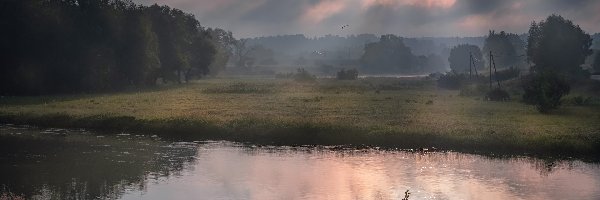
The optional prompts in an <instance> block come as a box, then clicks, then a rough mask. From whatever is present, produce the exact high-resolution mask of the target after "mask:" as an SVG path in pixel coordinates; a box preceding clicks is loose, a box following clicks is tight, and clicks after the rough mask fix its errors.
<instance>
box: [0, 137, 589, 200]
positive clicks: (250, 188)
mask: <svg viewBox="0 0 600 200" xmlns="http://www.w3.org/2000/svg"><path fill="white" fill-rule="evenodd" d="M0 131H2V132H0V161H1V162H0V177H2V178H1V179H0V186H1V187H0V193H6V192H7V191H8V192H10V193H13V194H19V195H23V196H25V197H30V198H42V199H48V198H53V199H65V198H80V199H89V198H110V199H114V198H122V199H261V200H262V199H401V198H403V197H404V192H405V191H406V190H410V192H411V194H412V195H411V198H410V199H600V166H599V165H598V164H589V163H584V162H580V161H558V162H547V161H543V160H537V159H529V158H510V159H506V158H505V159H491V158H487V157H484V156H477V155H469V154H461V153H427V154H421V153H410V152H398V151H379V150H332V149H331V148H327V147H298V148H292V147H252V146H247V145H240V144H235V143H230V142H197V143H192V142H168V141H163V140H160V139H158V138H155V137H150V136H142V135H129V134H120V135H104V136H99V135H94V134H92V133H89V132H86V131H83V130H75V131H73V130H62V129H48V130H36V129H32V128H21V129H18V128H12V127H6V126H4V127H3V126H0ZM17 133H18V134H17Z"/></svg>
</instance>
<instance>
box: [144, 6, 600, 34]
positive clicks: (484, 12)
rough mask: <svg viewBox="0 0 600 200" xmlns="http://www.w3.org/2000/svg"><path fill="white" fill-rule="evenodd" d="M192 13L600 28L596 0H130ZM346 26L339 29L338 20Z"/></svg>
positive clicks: (398, 29)
mask: <svg viewBox="0 0 600 200" xmlns="http://www.w3.org/2000/svg"><path fill="white" fill-rule="evenodd" d="M134 1H136V2H137V3H142V4H146V5H148V4H154V3H158V4H161V5H163V4H166V5H169V6H171V7H175V8H179V9H182V10H184V11H186V12H190V13H193V14H194V15H196V17H197V18H198V20H199V21H200V22H201V23H202V25H204V26H210V27H220V28H224V29H227V30H231V31H233V32H234V34H235V35H236V36H237V37H256V36H262V35H278V34H296V33H302V34H306V35H309V36H315V35H325V34H334V35H346V34H360V33H375V34H386V33H392V34H399V35H403V36H476V35H484V34H486V33H487V31H488V30H490V29H495V30H505V31H508V32H515V33H524V32H527V28H528V27H529V24H530V23H531V21H533V20H536V21H540V20H543V19H544V18H545V17H547V16H548V15H551V14H560V15H562V16H564V17H565V18H567V19H571V20H573V22H574V23H576V24H580V25H581V27H582V28H583V29H584V30H586V31H588V32H590V33H594V32H600V26H598V24H600V14H599V13H598V10H600V1H597V0H219V1H215V0H134ZM345 24H349V25H350V28H348V29H344V30H342V29H341V28H340V27H341V26H342V25H345Z"/></svg>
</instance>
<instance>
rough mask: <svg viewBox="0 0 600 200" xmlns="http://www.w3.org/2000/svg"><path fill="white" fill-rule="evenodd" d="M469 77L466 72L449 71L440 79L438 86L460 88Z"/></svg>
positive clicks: (451, 88) (452, 88)
mask: <svg viewBox="0 0 600 200" xmlns="http://www.w3.org/2000/svg"><path fill="white" fill-rule="evenodd" d="M467 78H468V77H466V75H464V74H456V73H447V74H444V75H442V76H440V78H439V79H438V81H437V83H438V87H441V88H445V89H450V90H458V89H460V88H461V87H462V85H463V84H464V82H465V80H466V79H467Z"/></svg>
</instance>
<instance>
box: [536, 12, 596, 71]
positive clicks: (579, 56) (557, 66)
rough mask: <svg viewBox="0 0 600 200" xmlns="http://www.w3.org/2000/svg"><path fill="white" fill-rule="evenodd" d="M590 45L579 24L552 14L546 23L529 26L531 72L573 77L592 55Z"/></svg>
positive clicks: (589, 40)
mask: <svg viewBox="0 0 600 200" xmlns="http://www.w3.org/2000/svg"><path fill="white" fill-rule="evenodd" d="M591 44H592V39H591V38H590V35H588V34H587V33H585V32H584V31H583V30H581V28H580V27H579V25H575V24H573V22H571V21H570V20H567V19H565V18H563V17H561V16H560V15H551V16H549V17H548V18H546V20H545V21H541V22H539V23H535V22H533V23H532V24H531V27H530V28H529V38H528V41H527V58H528V60H529V61H530V62H532V63H534V64H535V66H534V67H533V69H532V70H533V71H554V72H556V73H559V74H564V75H567V76H569V77H570V78H574V76H576V75H577V74H580V73H581V70H582V68H581V64H583V63H584V62H585V58H586V57H587V56H588V55H590V54H591V53H592V51H591V49H590V46H591Z"/></svg>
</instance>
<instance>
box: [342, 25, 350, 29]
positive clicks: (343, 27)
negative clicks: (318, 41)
mask: <svg viewBox="0 0 600 200" xmlns="http://www.w3.org/2000/svg"><path fill="white" fill-rule="evenodd" d="M348 27H350V25H348V24H346V25H343V26H342V29H345V28H348Z"/></svg>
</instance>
